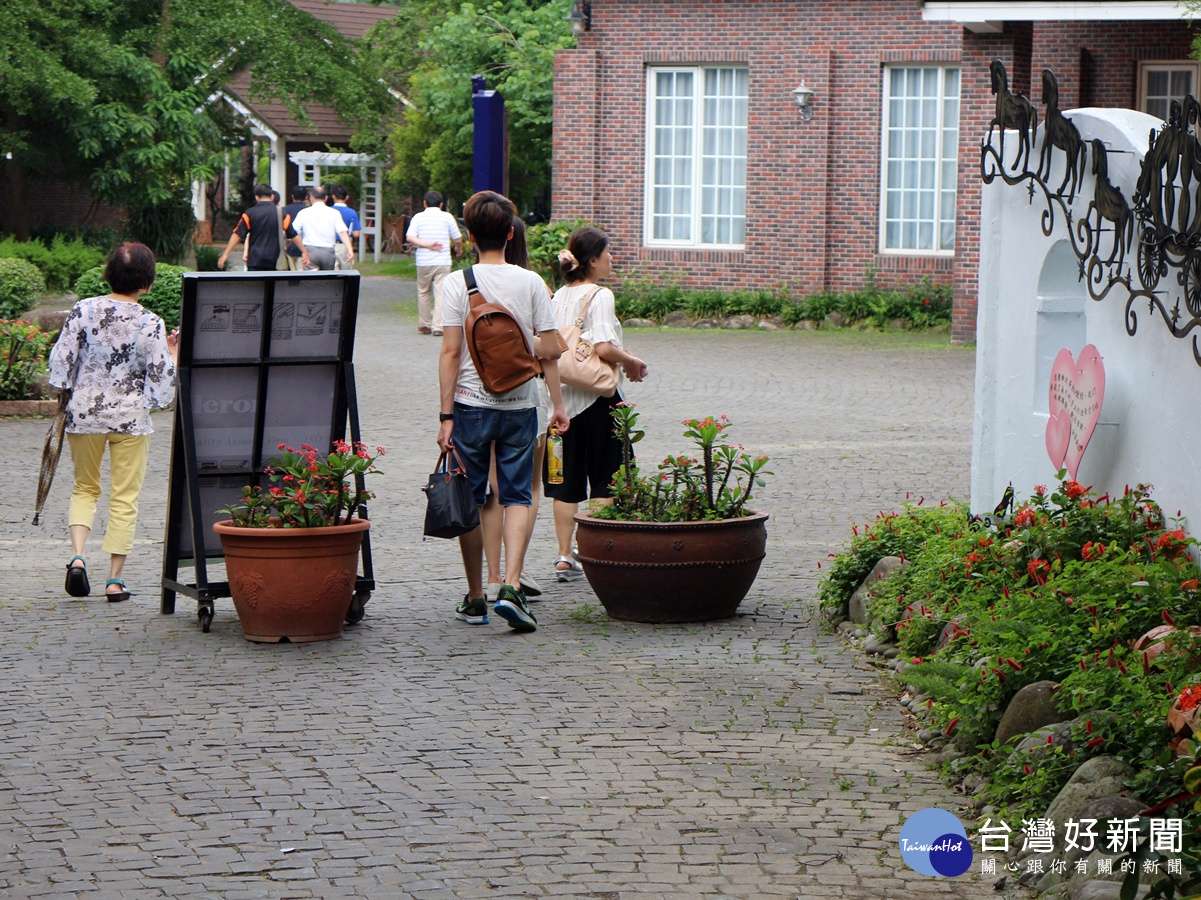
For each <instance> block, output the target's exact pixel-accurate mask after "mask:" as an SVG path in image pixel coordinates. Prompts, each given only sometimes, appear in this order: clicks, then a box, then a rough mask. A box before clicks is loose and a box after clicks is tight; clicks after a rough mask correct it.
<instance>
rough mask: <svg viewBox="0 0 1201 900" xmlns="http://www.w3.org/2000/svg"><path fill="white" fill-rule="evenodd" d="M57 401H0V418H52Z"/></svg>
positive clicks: (56, 408)
mask: <svg viewBox="0 0 1201 900" xmlns="http://www.w3.org/2000/svg"><path fill="white" fill-rule="evenodd" d="M57 411H58V401H57V400H0V416H52V415H54V414H55V413H56V412H57Z"/></svg>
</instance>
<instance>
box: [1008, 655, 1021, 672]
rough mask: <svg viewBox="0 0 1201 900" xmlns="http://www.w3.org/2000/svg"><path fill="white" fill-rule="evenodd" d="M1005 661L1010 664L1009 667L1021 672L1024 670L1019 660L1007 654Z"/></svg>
mask: <svg viewBox="0 0 1201 900" xmlns="http://www.w3.org/2000/svg"><path fill="white" fill-rule="evenodd" d="M1005 662H1006V663H1007V664H1008V665H1009V668H1011V669H1016V670H1017V671H1019V672H1020V671H1022V664H1021V663H1020V662H1018V661H1017V660H1015V659H1013V658H1011V657H1008V656H1007V657H1005Z"/></svg>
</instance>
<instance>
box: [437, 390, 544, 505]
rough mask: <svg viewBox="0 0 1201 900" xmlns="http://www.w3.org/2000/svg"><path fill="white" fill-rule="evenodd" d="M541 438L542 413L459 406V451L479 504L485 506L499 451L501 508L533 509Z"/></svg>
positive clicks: (456, 434)
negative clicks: (536, 454) (536, 453)
mask: <svg viewBox="0 0 1201 900" xmlns="http://www.w3.org/2000/svg"><path fill="white" fill-rule="evenodd" d="M537 437H538V411H537V410H536V409H534V408H533V407H530V408H528V409H490V408H488V407H485V406H467V405H466V404H463V403H456V404H455V427H454V432H453V433H452V435H451V439H452V440H453V441H454V444H455V449H457V450H458V451H459V456H461V457H462V458H463V465H465V466H466V467H467V477H468V479H469V480H470V481H471V490H472V493H474V494H475V502H476V504H477V505H479V506H483V505H484V500H485V499H486V498H487V489H488V467H489V464H490V463H491V461H492V451H493V446H494V445H495V449H496V494H497V499H498V500H499V501H500V505H501V506H529V505H531V503H532V497H531V494H530V486H531V485H532V484H533V481H534V443H535V441H536V440H537Z"/></svg>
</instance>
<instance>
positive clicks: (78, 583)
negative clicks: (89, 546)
mask: <svg viewBox="0 0 1201 900" xmlns="http://www.w3.org/2000/svg"><path fill="white" fill-rule="evenodd" d="M76 560H78V561H79V562H80V563H82V565H78V566H77V565H75V561H76ZM65 587H66V591H67V593H68V594H70V595H71V596H72V597H86V596H87V595H88V594H90V593H91V592H92V586H91V585H90V584H88V564H87V562H85V561H84V558H83V557H82V556H73V557H71V561H70V562H69V563H67V583H66V585H65Z"/></svg>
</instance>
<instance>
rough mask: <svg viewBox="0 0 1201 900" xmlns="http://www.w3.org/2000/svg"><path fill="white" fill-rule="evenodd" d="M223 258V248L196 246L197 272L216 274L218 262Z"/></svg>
mask: <svg viewBox="0 0 1201 900" xmlns="http://www.w3.org/2000/svg"><path fill="white" fill-rule="evenodd" d="M220 258H221V248H220V247H214V246H212V245H211V244H197V245H196V271H197V272H216V271H219V270H218V269H217V260H219V259H220Z"/></svg>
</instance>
